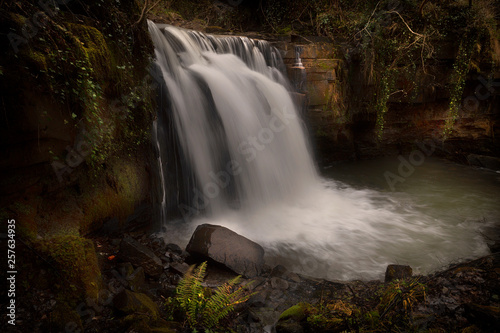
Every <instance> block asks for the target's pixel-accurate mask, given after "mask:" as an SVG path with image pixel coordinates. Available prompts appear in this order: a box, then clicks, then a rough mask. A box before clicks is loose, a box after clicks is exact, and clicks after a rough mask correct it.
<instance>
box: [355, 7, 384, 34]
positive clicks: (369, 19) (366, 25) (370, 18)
mask: <svg viewBox="0 0 500 333" xmlns="http://www.w3.org/2000/svg"><path fill="white" fill-rule="evenodd" d="M379 4H380V1H379V2H377V5H376V6H375V8H374V9H373V12H372V14H371V15H370V17H369V18H368V22H366V24H365V26H364V27H363V29H361V30H359V31H358V32H356V34H355V35H354V36H356V35H357V34H359V33H361V32H362V31H363V30H366V28H367V27H368V25H369V24H370V21H371V20H372V17H373V14H375V11H376V10H377V8H378V5H379ZM366 32H368V34H369V35H370V36H371V35H372V34H371V33H370V32H369V31H368V30H366Z"/></svg>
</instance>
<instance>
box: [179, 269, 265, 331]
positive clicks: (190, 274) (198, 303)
mask: <svg viewBox="0 0 500 333" xmlns="http://www.w3.org/2000/svg"><path fill="white" fill-rule="evenodd" d="M206 269H207V262H204V263H202V264H200V265H199V266H198V267H197V268H195V267H194V265H193V266H191V267H190V268H189V270H188V271H187V272H186V274H184V277H183V278H182V280H181V281H180V282H179V284H178V285H177V289H176V293H177V295H176V300H177V301H178V303H179V305H180V307H181V308H182V309H183V310H184V311H185V314H186V319H187V323H188V325H189V327H191V328H195V327H200V326H202V327H203V328H205V329H210V328H212V327H216V326H217V325H218V324H219V322H220V320H221V319H223V318H224V317H226V316H227V315H228V314H229V313H231V312H232V311H234V306H235V305H237V304H240V303H243V302H246V301H247V300H248V299H249V298H250V297H252V296H253V295H255V293H252V294H246V293H245V292H246V289H245V287H242V286H238V287H236V290H234V289H235V286H236V285H237V284H238V283H239V281H240V279H241V276H237V277H235V278H233V279H231V280H229V281H227V282H226V283H224V284H223V285H221V286H219V287H218V288H217V289H216V290H215V292H214V293H213V294H212V295H211V296H210V297H206V296H205V288H204V287H203V286H202V282H203V279H204V278H205V274H206ZM247 286H248V284H247Z"/></svg>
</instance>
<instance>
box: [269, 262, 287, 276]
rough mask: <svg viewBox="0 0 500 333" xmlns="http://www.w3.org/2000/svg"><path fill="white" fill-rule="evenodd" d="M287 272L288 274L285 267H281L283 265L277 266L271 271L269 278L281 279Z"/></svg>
mask: <svg viewBox="0 0 500 333" xmlns="http://www.w3.org/2000/svg"><path fill="white" fill-rule="evenodd" d="M287 272H288V270H287V269H286V267H285V266H283V265H277V266H275V267H274V268H273V270H272V271H271V276H275V277H283V276H284V275H285V274H286V273H287Z"/></svg>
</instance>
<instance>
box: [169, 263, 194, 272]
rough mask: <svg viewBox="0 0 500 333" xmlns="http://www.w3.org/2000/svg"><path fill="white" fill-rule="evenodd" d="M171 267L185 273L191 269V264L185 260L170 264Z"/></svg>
mask: <svg viewBox="0 0 500 333" xmlns="http://www.w3.org/2000/svg"><path fill="white" fill-rule="evenodd" d="M170 268H172V269H173V270H174V271H175V272H176V273H179V274H180V275H184V274H186V272H187V271H188V270H189V265H188V264H186V263H185V262H173V263H171V264H170Z"/></svg>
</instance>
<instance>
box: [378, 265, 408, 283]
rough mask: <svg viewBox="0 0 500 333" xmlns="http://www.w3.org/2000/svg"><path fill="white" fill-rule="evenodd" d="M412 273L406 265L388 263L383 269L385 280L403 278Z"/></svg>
mask: <svg viewBox="0 0 500 333" xmlns="http://www.w3.org/2000/svg"><path fill="white" fill-rule="evenodd" d="M412 275H413V270H412V269H411V267H410V266H406V265H389V266H387V269H386V271H385V282H386V283H387V282H391V281H393V280H404V279H407V278H410V277H411V276H412Z"/></svg>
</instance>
